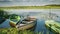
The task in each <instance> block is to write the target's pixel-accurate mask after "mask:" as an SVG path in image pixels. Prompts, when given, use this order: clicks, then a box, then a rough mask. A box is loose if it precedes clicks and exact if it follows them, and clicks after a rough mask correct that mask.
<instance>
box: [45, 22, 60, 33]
mask: <svg viewBox="0 0 60 34" xmlns="http://www.w3.org/2000/svg"><path fill="white" fill-rule="evenodd" d="M49 22H50V23H48V22H45V26H46V27H47V28H48V29H49V30H51V31H53V32H54V33H57V34H60V31H59V29H57V28H56V25H55V21H53V22H51V21H49ZM49 24H51V26H50V25H49ZM56 24H57V23H56ZM54 25H55V26H54Z"/></svg>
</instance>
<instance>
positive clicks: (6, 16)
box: [0, 9, 8, 18]
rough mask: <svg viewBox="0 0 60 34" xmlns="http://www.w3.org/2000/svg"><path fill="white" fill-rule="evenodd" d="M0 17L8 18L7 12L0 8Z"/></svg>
mask: <svg viewBox="0 0 60 34" xmlns="http://www.w3.org/2000/svg"><path fill="white" fill-rule="evenodd" d="M0 17H1V18H8V13H7V12H6V11H4V10H1V9H0Z"/></svg>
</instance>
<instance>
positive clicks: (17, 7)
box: [0, 5, 60, 9]
mask: <svg viewBox="0 0 60 34" xmlns="http://www.w3.org/2000/svg"><path fill="white" fill-rule="evenodd" d="M51 8H52V9H60V6H52V5H51V6H50V5H47V6H11V7H0V9H51Z"/></svg>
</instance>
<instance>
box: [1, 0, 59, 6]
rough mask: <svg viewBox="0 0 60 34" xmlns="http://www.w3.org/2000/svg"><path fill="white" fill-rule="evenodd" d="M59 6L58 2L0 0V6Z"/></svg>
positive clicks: (45, 0) (49, 0)
mask: <svg viewBox="0 0 60 34" xmlns="http://www.w3.org/2000/svg"><path fill="white" fill-rule="evenodd" d="M46 4H60V0H0V7H1V6H31V5H37V6H38V5H39V6H41V5H46Z"/></svg>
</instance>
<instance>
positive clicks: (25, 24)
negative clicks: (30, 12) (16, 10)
mask: <svg viewBox="0 0 60 34" xmlns="http://www.w3.org/2000/svg"><path fill="white" fill-rule="evenodd" d="M36 21H37V19H36V18H31V17H28V18H26V19H24V20H22V22H21V23H18V25H17V26H16V28H18V30H26V29H30V28H32V27H34V26H35V25H36Z"/></svg>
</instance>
